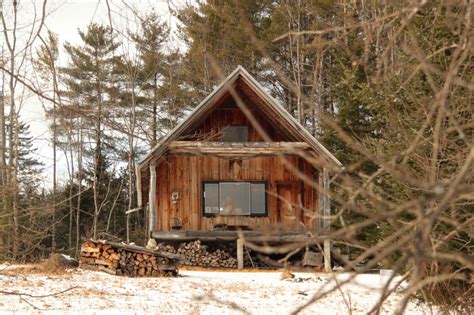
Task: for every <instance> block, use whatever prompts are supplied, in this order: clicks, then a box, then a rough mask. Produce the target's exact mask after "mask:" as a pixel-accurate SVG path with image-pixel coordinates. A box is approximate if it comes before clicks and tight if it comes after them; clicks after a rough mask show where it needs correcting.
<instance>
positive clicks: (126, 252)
mask: <svg viewBox="0 0 474 315" xmlns="http://www.w3.org/2000/svg"><path fill="white" fill-rule="evenodd" d="M179 259H180V257H179V256H177V255H172V254H169V253H161V252H158V251H156V250H151V249H147V248H144V247H140V246H135V245H126V244H120V243H112V242H107V241H105V240H102V241H92V240H89V241H87V242H85V243H84V244H82V246H81V254H80V258H79V262H80V266H81V267H82V268H86V269H93V270H99V271H104V272H106V273H109V274H112V275H118V276H122V275H123V276H129V277H158V276H177V275H178V269H177V261H178V260H179Z"/></svg>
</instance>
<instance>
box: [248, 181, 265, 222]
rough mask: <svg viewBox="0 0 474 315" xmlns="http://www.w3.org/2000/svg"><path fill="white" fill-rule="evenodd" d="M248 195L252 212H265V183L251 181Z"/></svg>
mask: <svg viewBox="0 0 474 315" xmlns="http://www.w3.org/2000/svg"><path fill="white" fill-rule="evenodd" d="M250 196H251V204H252V213H253V214H265V184H264V183H252V184H251V185H250Z"/></svg>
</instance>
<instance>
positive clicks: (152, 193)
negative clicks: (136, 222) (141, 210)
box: [148, 164, 157, 237]
mask: <svg viewBox="0 0 474 315" xmlns="http://www.w3.org/2000/svg"><path fill="white" fill-rule="evenodd" d="M156 185H157V183H156V165H155V164H151V165H150V189H149V194H148V209H149V211H150V212H149V215H148V229H149V236H150V237H151V233H152V232H153V230H154V229H155V228H156V219H155V218H156Z"/></svg>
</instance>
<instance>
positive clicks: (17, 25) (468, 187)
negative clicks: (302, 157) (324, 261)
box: [0, 0, 474, 305]
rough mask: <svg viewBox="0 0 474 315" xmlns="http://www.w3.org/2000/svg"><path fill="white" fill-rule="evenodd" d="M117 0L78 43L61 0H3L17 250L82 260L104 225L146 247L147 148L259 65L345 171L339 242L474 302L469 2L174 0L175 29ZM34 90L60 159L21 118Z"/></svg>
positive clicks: (6, 256) (420, 285)
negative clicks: (56, 15) (55, 14)
mask: <svg viewBox="0 0 474 315" xmlns="http://www.w3.org/2000/svg"><path fill="white" fill-rule="evenodd" d="M105 3H106V5H107V8H108V21H107V23H102V24H98V23H91V24H89V25H88V26H87V27H85V28H83V29H79V30H78V34H79V36H80V41H79V42H77V43H70V42H67V41H66V42H62V41H61V38H58V35H57V34H55V33H52V32H49V31H48V28H47V25H48V14H49V12H48V4H47V1H34V2H33V3H27V2H26V1H25V2H24V1H3V3H2V15H1V22H2V25H1V28H2V40H3V42H2V47H3V50H2V57H1V63H0V69H1V71H2V76H3V85H2V96H1V102H0V196H1V198H0V260H12V261H25V260H35V259H38V258H42V257H46V256H48V255H49V254H50V253H51V252H58V251H60V252H66V253H70V254H72V255H77V253H78V249H79V247H80V243H81V242H82V241H83V240H84V239H87V238H90V237H93V238H108V239H112V240H126V239H127V238H128V239H129V240H131V241H134V242H136V243H139V244H143V242H145V241H146V239H147V237H146V236H147V231H146V224H145V222H146V221H145V216H144V213H143V212H142V211H139V212H135V213H133V214H132V215H131V216H130V221H129V227H130V229H129V235H127V229H126V226H127V224H126V221H127V220H126V215H125V212H126V211H127V210H131V209H134V208H136V205H137V202H136V190H135V165H136V162H137V160H138V159H139V158H140V157H141V156H142V155H143V154H144V153H145V152H146V151H148V150H149V149H150V148H151V147H154V146H155V145H156V144H157V143H158V142H159V140H160V138H161V137H162V136H163V135H165V134H166V133H167V132H169V131H170V130H171V129H172V128H173V127H174V126H176V124H177V123H178V122H179V121H181V119H182V118H183V117H184V116H185V115H186V113H188V112H189V111H190V110H191V109H192V108H193V107H194V106H196V105H197V104H198V103H199V102H200V101H201V100H202V99H203V98H204V97H205V96H207V95H208V94H209V93H210V92H211V91H212V90H213V88H214V87H215V86H216V85H217V84H218V83H219V82H220V81H221V80H222V79H223V78H224V77H225V76H226V75H228V74H229V73H230V72H231V71H232V70H234V69H235V68H236V67H237V66H238V65H242V66H243V67H244V68H245V69H246V70H248V71H249V72H250V73H251V74H252V75H253V76H255V78H256V79H257V81H259V82H261V83H262V84H263V85H264V87H265V88H266V89H267V90H268V91H269V92H270V93H271V95H272V96H273V97H275V98H276V99H277V100H278V101H279V102H280V103H281V104H282V105H283V106H284V107H285V108H286V109H287V110H288V111H289V112H290V113H291V114H292V115H293V116H294V117H295V118H296V119H297V120H298V121H299V122H300V123H301V124H302V125H303V126H304V127H305V128H307V129H308V130H309V131H310V132H311V133H312V134H313V135H314V136H315V137H316V138H317V139H318V140H319V141H320V142H321V143H323V144H324V146H326V148H328V150H329V151H330V152H332V153H333V154H334V155H335V156H336V157H337V158H338V159H339V160H340V161H341V162H342V164H343V165H344V167H345V168H344V170H343V171H339V172H337V173H336V175H335V176H334V177H333V178H331V181H332V185H333V189H332V190H331V191H330V192H327V193H329V194H330V195H331V198H332V200H333V204H332V208H333V213H332V216H331V220H332V225H331V233H330V234H329V235H330V237H331V239H332V240H333V243H334V244H335V245H336V246H340V247H341V249H342V251H343V253H345V254H350V255H352V256H351V257H353V258H354V264H355V263H360V262H364V263H365V267H366V268H369V269H370V268H371V267H374V266H384V267H386V268H394V269H396V270H400V272H403V273H404V274H406V277H407V278H410V279H412V280H413V282H412V283H415V285H413V286H412V291H413V292H412V293H414V292H422V295H423V296H424V297H425V298H426V297H428V298H430V299H431V300H435V301H437V302H439V303H444V304H445V305H447V304H453V305H454V304H456V305H457V304H459V303H460V301H462V300H463V299H465V298H466V296H470V298H471V299H472V285H469V284H468V283H469V280H468V278H469V277H470V275H471V272H472V269H473V266H474V263H473V259H472V257H473V242H472V237H473V234H474V231H473V228H472V226H473V223H474V222H473V221H474V220H473V216H472V213H473V197H474V194H473V191H474V189H473V180H472V179H473V177H474V176H473V174H474V172H473V167H472V165H473V159H474V146H473V138H474V137H473V131H474V118H473V112H474V108H473V105H472V100H473V95H472V90H473V83H472V82H473V81H472V79H473V64H472V58H473V57H472V45H473V42H472V39H473V38H474V36H473V35H474V34H473V28H472V7H473V5H472V3H471V2H470V1H457V0H450V1H448V0H445V1H425V0H420V1H414V0H413V1H393V2H390V1H352V0H339V1H329V0H313V1H310V0H295V1H283V0H259V1H251V0H241V1H231V0H223V1H212V0H210V1H206V2H201V1H198V2H194V3H191V4H188V3H179V4H178V3H174V2H173V1H168V2H167V7H168V10H169V13H170V14H171V15H172V16H173V22H172V23H170V21H169V20H167V19H163V18H162V17H161V16H160V12H159V11H158V10H156V11H155V10H149V11H148V12H146V13H141V12H140V11H138V10H136V9H134V8H133V7H132V6H129V5H126V2H125V1H124V2H122V4H123V5H125V9H126V10H127V12H128V14H129V15H128V16H132V17H133V18H131V19H123V16H121V15H120V12H117V11H116V10H114V8H115V7H114V2H113V1H105ZM26 6H30V7H29V9H28V10H30V11H31V12H34V13H35V14H34V16H33V15H31V16H30V17H29V18H28V19H26V18H25V16H24V15H22V12H23V11H22V10H26ZM33 7H34V10H32V8H33ZM30 11H29V12H30ZM22 19H23V20H22ZM119 20H120V23H118V22H117V21H119ZM25 30H28V32H27V33H28V36H25V35H24V34H25ZM19 34H22V35H21V36H20V35H19ZM176 41H179V44H178V45H177V44H176ZM59 60H61V62H59ZM32 95H33V96H34V97H35V98H36V100H34V101H33V102H38V101H37V100H39V101H40V103H39V104H38V106H42V108H43V109H44V110H45V113H46V115H47V118H48V124H49V132H48V141H49V142H50V146H51V148H52V160H53V166H52V167H51V168H47V169H45V167H44V165H43V163H42V161H41V159H39V158H38V156H37V154H36V153H35V152H36V149H35V143H34V141H33V139H34V137H35V134H34V131H33V130H31V128H30V127H29V125H28V123H26V122H24V121H23V119H22V117H24V113H23V114H22V111H24V110H25V108H28V106H27V105H25V102H32V99H33V98H32V97H31V96H32ZM60 156H61V161H63V162H61V163H62V164H61V165H60V166H58V165H57V164H58V163H57V161H58V160H59V159H60V158H59V157H60ZM58 167H64V168H65V169H66V170H67V177H62V178H58V172H57V170H58ZM45 177H46V178H48V181H47V182H50V183H51V184H45V180H44V178H45ZM420 289H423V290H421V291H420Z"/></svg>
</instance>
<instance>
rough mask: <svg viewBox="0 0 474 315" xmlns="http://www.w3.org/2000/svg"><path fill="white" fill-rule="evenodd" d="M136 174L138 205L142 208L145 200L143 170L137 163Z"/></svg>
mask: <svg viewBox="0 0 474 315" xmlns="http://www.w3.org/2000/svg"><path fill="white" fill-rule="evenodd" d="M135 176H136V181H137V185H136V188H137V207H138V208H141V207H143V201H142V172H141V170H140V166H139V165H137V166H136V168H135Z"/></svg>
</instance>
